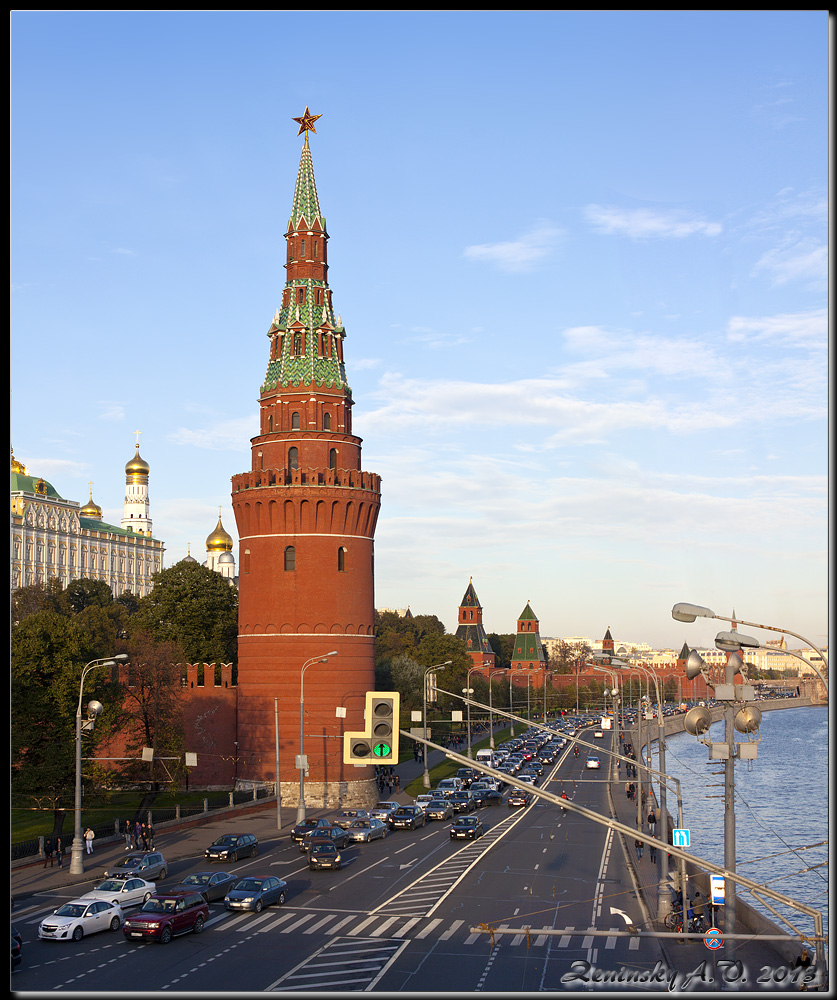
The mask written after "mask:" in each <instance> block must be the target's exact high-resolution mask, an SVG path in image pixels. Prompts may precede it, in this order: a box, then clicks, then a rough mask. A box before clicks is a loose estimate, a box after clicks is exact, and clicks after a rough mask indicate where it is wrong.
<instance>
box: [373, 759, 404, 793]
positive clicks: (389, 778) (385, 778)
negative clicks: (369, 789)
mask: <svg viewBox="0 0 837 1000" xmlns="http://www.w3.org/2000/svg"><path fill="white" fill-rule="evenodd" d="M375 780H376V781H377V783H378V792H379V793H380V794H381V795H383V794H384V793H386V794H387V795H392V794H393V792H397V791H399V790H400V788H401V779H400V778H399V777H398V775H397V774H396V773H395V771H393V769H392V767H391V766H387V765H383V764H381V765H378V767H376V768H375Z"/></svg>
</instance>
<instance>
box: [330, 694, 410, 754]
mask: <svg viewBox="0 0 837 1000" xmlns="http://www.w3.org/2000/svg"><path fill="white" fill-rule="evenodd" d="M400 709H401V696H400V695H399V694H398V692H397V691H367V692H366V712H365V715H364V723H365V727H366V728H365V729H364V730H363V732H362V733H344V734H343V763H344V764H397V763H398V720H399V712H400Z"/></svg>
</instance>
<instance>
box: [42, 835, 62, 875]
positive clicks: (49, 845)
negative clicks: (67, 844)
mask: <svg viewBox="0 0 837 1000" xmlns="http://www.w3.org/2000/svg"><path fill="white" fill-rule="evenodd" d="M56 861H57V862H58V867H59V868H63V867H64V840H63V838H62V837H56V838H55V840H53V839H52V838H51V837H44V868H46V867H47V865H49V867H50V868H52V867H53V865H54V864H55V862H56Z"/></svg>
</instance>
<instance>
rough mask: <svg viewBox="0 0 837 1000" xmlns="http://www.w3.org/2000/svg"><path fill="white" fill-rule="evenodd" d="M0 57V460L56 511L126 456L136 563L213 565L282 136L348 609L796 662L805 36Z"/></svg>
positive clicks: (387, 42)
mask: <svg viewBox="0 0 837 1000" xmlns="http://www.w3.org/2000/svg"><path fill="white" fill-rule="evenodd" d="M11 58H12V71H11V86H12V101H11V109H12V127H11V138H12V153H11V169H12V194H11V222H12V225H11V236H12V268H11V272H12V299H11V303H12V304H11V318H12V324H11V329H12V345H11V361H12V397H11V438H12V446H13V448H14V452H15V456H16V457H17V458H18V459H19V460H21V461H23V462H25V463H26V464H27V466H28V467H29V469H30V471H32V472H34V473H37V474H40V475H43V476H44V477H45V478H47V479H48V480H49V481H50V482H52V483H53V484H54V485H55V487H56V488H57V489H58V490H59V492H60V493H62V495H64V496H66V497H68V498H71V499H78V500H79V501H80V502H82V503H83V502H84V501H85V500H86V499H87V495H88V486H87V484H88V482H90V481H92V482H93V496H94V499H95V500H96V501H97V503H99V504H100V505H101V506H102V507H103V508H104V516H105V519H106V520H110V521H112V522H113V523H117V524H118V523H119V518H120V517H121V513H122V503H123V494H124V471H123V470H124V465H125V463H126V462H127V461H128V459H129V458H131V456H132V455H133V451H134V441H135V431H136V430H140V431H141V432H142V434H141V438H140V451H141V454H142V456H143V457H144V458H145V459H146V461H147V462H148V463H149V465H150V467H151V479H150V494H151V516H152V518H153V522H154V530H155V534H156V535H157V536H158V537H160V538H161V539H162V540H163V541H164V542H165V544H166V565H172V564H173V563H174V562H176V561H177V560H179V559H181V558H182V557H183V556H184V555H186V552H187V548H188V547H191V551H192V554H193V555H195V556H196V557H197V558H203V554H204V543H205V539H206V536H207V535H208V534H209V533H210V531H211V530H212V529H213V528H214V526H215V523H216V520H217V516H218V511H219V508H220V511H221V515H222V518H223V523H224V526H225V527H226V528H227V530H228V531H230V533H231V534H233V535H235V521H234V518H233V514H232V508H231V503H230V477H231V476H232V475H234V474H236V473H238V472H244V471H246V470H247V469H248V468H249V466H250V448H249V440H250V437H251V436H253V435H254V434H255V433H256V429H257V409H258V406H257V398H258V390H259V386H260V384H261V380H262V377H263V375H264V372H265V368H266V364H267V352H268V344H267V338H266V336H265V334H266V332H267V329H268V326H269V324H270V320H271V318H272V316H273V312H274V310H275V309H276V307H277V306H278V304H279V301H280V295H281V291H282V287H283V283H284V269H283V267H282V265H283V262H284V259H285V249H284V239H283V234H284V231H285V226H286V223H287V219H288V216H289V214H290V207H291V199H292V195H293V185H294V180H295V177H296V170H297V166H298V163H299V155H300V150H301V144H302V139H301V138H299V137H297V126H296V125H295V124H294V122H293V121H292V118H293V117H294V116H298V115H301V114H302V113H303V111H304V109H305V107H306V106H309V107H310V109H311V112H312V113H313V114H320V115H322V118H320V120H319V121H318V122H317V125H316V128H317V134H316V135H312V136H311V139H310V144H311V149H312V155H313V161H314V169H315V173H316V177H317V187H318V192H319V197H320V205H321V208H322V211H323V213H324V214H325V217H326V220H327V223H328V229H329V233H330V236H331V239H330V243H329V263H330V272H329V282H330V285H331V288H332V290H333V297H334V303H335V306H336V308H337V309H338V310H339V311H340V313H341V316H342V320H343V322H344V324H345V326H346V329H347V332H348V338H347V341H346V362H347V371H348V374H349V381H350V384H351V386H352V391H353V396H354V399H355V407H354V430H355V432H356V433H358V434H359V435H360V436H361V437H362V438H363V439H364V445H363V467H364V468H365V469H367V470H369V471H372V472H376V473H378V474H380V475H381V476H382V478H383V486H382V489H383V499H382V509H381V516H380V519H379V522H378V529H377V532H376V604H377V605H378V606H388V607H406V606H408V605H409V606H410V607H411V608H412V610H413V611H414V612H415V613H431V614H436V615H438V616H439V617H440V618H441V619H442V620H443V621H444V622H445V624H446V625H447V627H448V628H449V629H451V630H452V629H453V628H455V624H456V609H457V606H458V604H459V601H460V599H461V597H462V595H463V594H464V591H465V588H466V587H467V584H468V581H469V579H470V578H473V581H474V585H475V587H476V589H477V593H478V595H479V597H480V600H481V603H482V605H483V608H484V618H485V624H486V627H487V629H488V630H489V631H497V632H510V631H514V628H515V622H516V619H517V616H518V615H519V614H520V612H521V611H522V609H523V608H524V606H525V605H526V602H527V601H529V602H531V605H532V608H533V610H534V611H535V613H536V614H537V616H538V617H539V618H540V621H541V632H542V634H543V635H550V636H557V635H588V636H590V637H591V638H600V637H601V636H602V635H603V634H604V631H605V629H606V628H608V627H610V629H611V631H612V632H613V634H614V637H616V638H618V639H620V640H628V641H634V642H649V643H651V644H652V645H654V646H668V645H671V646H676V647H678V648H679V646H680V645H682V643H683V642H684V641H687V642H689V643H690V645H705V644H711V643H712V640H713V638H714V635H715V632H716V631H718V629H720V628H723V627H724V626H723V623H718V622H716V623H712V622H704V623H700V622H699V623H697V624H695V625H682V624H678V623H675V622H673V621H672V619H671V615H670V611H671V607H672V605H673V604H674V603H676V602H678V601H690V602H692V603H697V604H703V605H707V606H709V607H711V608H713V609H714V610H715V611H716V612H717V613H719V614H731V613H732V609H733V608H735V610H736V612H737V614H738V617H739V618H743V619H746V620H750V621H756V622H766V623H770V624H777V625H782V626H785V627H787V628H790V629H792V630H793V631H795V632H799V633H801V634H803V635H805V636H807V637H808V638H810V639H811V640H812V641H813V642H815V643H817V644H818V645H819V644H821V643H824V642H826V641H827V639H826V637H825V635H824V632H827V630H828V554H827V552H828V485H829V483H828V466H827V457H826V455H827V451H826V447H827V434H828V353H827V351H828V313H827V265H826V255H827V233H828V228H827V227H828V222H827V194H828V188H827V157H828V133H827V77H828V22H827V15H826V13H825V12H822V11H813V12H799V13H797V12H764V11H757V12H753V13H749V12H711V11H709V12H686V13H680V12H661V13H653V12H651V13H633V12H628V13H610V12H608V13H599V12H576V13H572V12H570V13H564V12H543V13H538V12H534V13H516V12H502V11H500V12H495V13H490V12H489V13H485V12H465V13H463V12H446V11H439V12H421V11H419V12H406V13H404V12H390V13H386V12H384V13H377V12H373V13H368V12H360V13H352V12H348V13H340V12H338V13H335V12H328V13H310V12H281V11H280V12H264V13H262V12H253V13H243V14H242V13H228V12H204V13H201V12H185V13H180V12H136V13H132V12H127V13H126V12H119V11H117V12H110V13H108V12H105V13H100V12H92V13H84V12H82V13H74V12H37V11H36V12H28V11H23V12H17V13H14V14H13V15H12V36H11ZM236 556H237V549H236ZM759 634H760V635H762V636H763V637H764V638H767V637H768V635H767V634H766V633H759Z"/></svg>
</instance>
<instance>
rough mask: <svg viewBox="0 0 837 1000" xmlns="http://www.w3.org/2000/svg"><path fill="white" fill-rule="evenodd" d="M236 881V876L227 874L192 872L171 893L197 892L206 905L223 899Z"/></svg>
mask: <svg viewBox="0 0 837 1000" xmlns="http://www.w3.org/2000/svg"><path fill="white" fill-rule="evenodd" d="M237 881H238V876H237V875H231V874H230V873H229V872H193V873H192V874H191V875H187V876H186V877H185V878H184V879H183V881H182V882H181V883H180V884H179V885H176V886H174V887H173V889H172V892H187V891H189V892H199V893H200V894H201V895H202V896H203V898H204V899H205V900H206V901H207V903H211V902H212V901H213V900H215V899H223V898H224V896H226V894H227V892H228V891H229V890H230V889H232V887H233V886H234V885H235V883H236V882H237Z"/></svg>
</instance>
